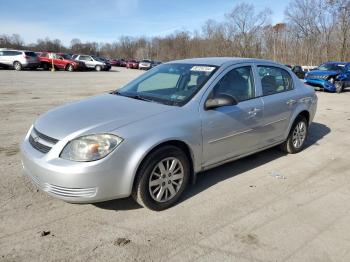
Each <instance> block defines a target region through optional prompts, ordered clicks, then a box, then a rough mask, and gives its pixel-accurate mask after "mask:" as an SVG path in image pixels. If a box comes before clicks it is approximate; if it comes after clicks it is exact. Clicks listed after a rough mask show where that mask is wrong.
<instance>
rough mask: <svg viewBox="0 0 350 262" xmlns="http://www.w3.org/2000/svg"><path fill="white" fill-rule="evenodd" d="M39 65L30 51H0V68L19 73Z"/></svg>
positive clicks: (36, 58) (37, 59) (34, 54)
mask: <svg viewBox="0 0 350 262" xmlns="http://www.w3.org/2000/svg"><path fill="white" fill-rule="evenodd" d="M39 65H40V61H39V58H38V56H37V55H36V53H34V52H32V51H22V50H10V49H0V67H6V68H14V69H15V70H17V71H20V70H22V69H23V68H32V69H36V68H38V67H39Z"/></svg>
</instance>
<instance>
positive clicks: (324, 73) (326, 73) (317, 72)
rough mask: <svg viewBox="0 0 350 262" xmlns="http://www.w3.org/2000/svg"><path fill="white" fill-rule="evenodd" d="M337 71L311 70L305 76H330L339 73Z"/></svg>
mask: <svg viewBox="0 0 350 262" xmlns="http://www.w3.org/2000/svg"><path fill="white" fill-rule="evenodd" d="M339 73H340V72H339V71H323V70H312V71H310V72H309V73H308V74H307V76H308V77H309V76H332V75H337V74H339Z"/></svg>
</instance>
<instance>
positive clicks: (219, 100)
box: [205, 94, 238, 110]
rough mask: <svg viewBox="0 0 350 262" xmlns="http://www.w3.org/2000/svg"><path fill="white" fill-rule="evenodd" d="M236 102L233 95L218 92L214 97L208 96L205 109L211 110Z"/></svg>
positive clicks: (232, 104) (235, 103)
mask: <svg viewBox="0 0 350 262" xmlns="http://www.w3.org/2000/svg"><path fill="white" fill-rule="evenodd" d="M237 104H238V102H237V100H236V99H235V98H234V97H232V96H230V95H226V94H219V95H217V96H216V97H214V98H209V99H208V100H207V101H206V102H205V109H206V110H211V109H215V108H218V107H222V106H234V105H237Z"/></svg>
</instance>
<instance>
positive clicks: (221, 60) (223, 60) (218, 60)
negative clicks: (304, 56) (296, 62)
mask: <svg viewBox="0 0 350 262" xmlns="http://www.w3.org/2000/svg"><path fill="white" fill-rule="evenodd" d="M248 62H249V63H254V62H257V63H259V62H260V63H273V64H276V65H280V66H281V65H282V64H279V63H277V62H274V61H271V60H265V59H256V58H242V57H201V58H190V59H183V60H175V61H171V62H170V63H181V64H198V65H214V66H222V65H224V64H225V65H231V64H232V65H233V64H239V63H248Z"/></svg>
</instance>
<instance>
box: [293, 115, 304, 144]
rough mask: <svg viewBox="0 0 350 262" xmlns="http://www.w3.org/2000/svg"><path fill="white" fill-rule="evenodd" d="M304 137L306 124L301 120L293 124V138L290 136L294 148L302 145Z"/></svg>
mask: <svg viewBox="0 0 350 262" xmlns="http://www.w3.org/2000/svg"><path fill="white" fill-rule="evenodd" d="M305 138H306V124H305V123H304V122H302V121H301V122H299V123H298V124H297V125H296V126H295V128H294V131H293V138H292V141H293V146H294V147H295V148H300V147H301V146H302V145H303V143H304V141H305Z"/></svg>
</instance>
